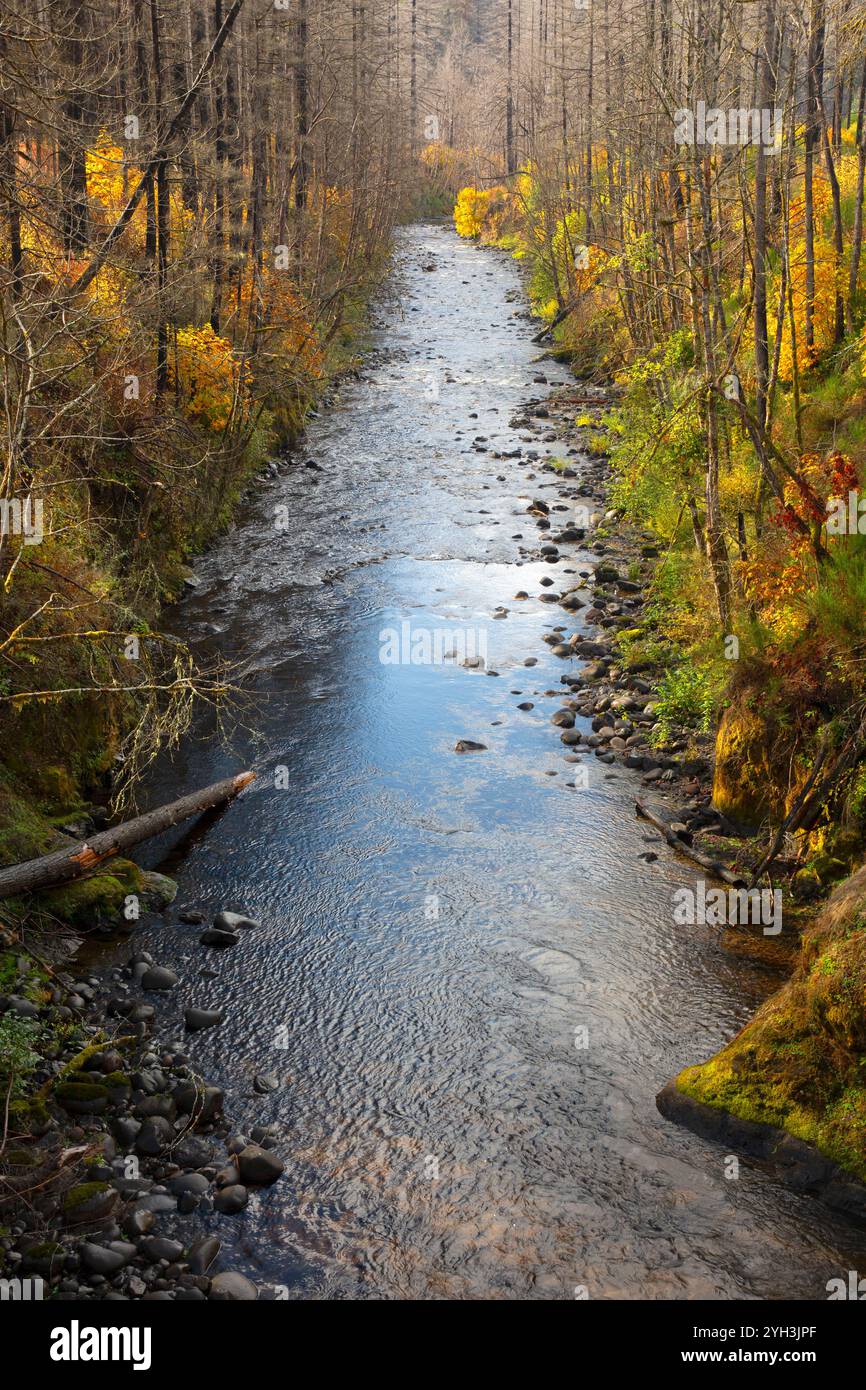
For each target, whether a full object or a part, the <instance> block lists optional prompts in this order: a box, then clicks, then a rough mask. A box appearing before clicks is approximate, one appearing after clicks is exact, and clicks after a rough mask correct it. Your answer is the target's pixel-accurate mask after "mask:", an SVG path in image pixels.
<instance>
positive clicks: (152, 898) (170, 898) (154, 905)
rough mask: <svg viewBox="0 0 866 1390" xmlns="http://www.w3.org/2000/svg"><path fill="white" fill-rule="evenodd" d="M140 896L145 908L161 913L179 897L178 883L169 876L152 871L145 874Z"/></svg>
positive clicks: (142, 878)
mask: <svg viewBox="0 0 866 1390" xmlns="http://www.w3.org/2000/svg"><path fill="white" fill-rule="evenodd" d="M140 894H141V901H142V904H143V906H144V907H147V908H150V909H151V911H153V912H161V911H162V909H163V908H164V907H168V906H169V904H171V903H173V902H174V900H175V898H176V897H177V883H176V882H175V880H174V879H173V878H169V877H168V875H167V874H158V873H154V872H152V871H151V872H148V873H143V874H142V876H141V889H140Z"/></svg>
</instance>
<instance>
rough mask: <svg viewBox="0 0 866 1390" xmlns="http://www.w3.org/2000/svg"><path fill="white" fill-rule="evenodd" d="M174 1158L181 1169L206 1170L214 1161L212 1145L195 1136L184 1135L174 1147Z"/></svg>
mask: <svg viewBox="0 0 866 1390" xmlns="http://www.w3.org/2000/svg"><path fill="white" fill-rule="evenodd" d="M174 1158H175V1162H177V1163H179V1164H180V1166H181V1167H182V1168H207V1166H208V1164H210V1163H213V1161H214V1149H213V1145H212V1144H209V1143H208V1141H207V1140H206V1139H201V1138H199V1136H198V1135H197V1134H186V1135H184V1137H183V1139H181V1140H180V1141H179V1143H178V1144H177V1145H176V1146H175V1149H174Z"/></svg>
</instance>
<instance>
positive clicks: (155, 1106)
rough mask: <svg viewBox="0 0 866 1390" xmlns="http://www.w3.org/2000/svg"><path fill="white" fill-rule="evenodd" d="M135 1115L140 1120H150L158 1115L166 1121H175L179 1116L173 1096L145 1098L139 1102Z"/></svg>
mask: <svg viewBox="0 0 866 1390" xmlns="http://www.w3.org/2000/svg"><path fill="white" fill-rule="evenodd" d="M133 1114H134V1115H135V1117H136V1119H139V1120H150V1119H153V1118H154V1117H155V1116H157V1115H161V1116H162V1117H163V1119H165V1120H173V1119H174V1118H175V1116H176V1115H177V1106H176V1105H175V1103H174V1097H173V1096H165V1095H162V1096H145V1098H144V1100H140V1101H139V1102H138V1105H137V1106H136V1107H135V1110H134V1111H133Z"/></svg>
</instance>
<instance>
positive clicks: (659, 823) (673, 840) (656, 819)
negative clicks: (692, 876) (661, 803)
mask: <svg viewBox="0 0 866 1390" xmlns="http://www.w3.org/2000/svg"><path fill="white" fill-rule="evenodd" d="M634 806H635V810H636V811H637V813H638V815H639V816H641V817H642V818H643V819H644V820H648V821H649V823H650V825H653V826H655V828H656V830H657V831H658V832H659V834H660V835H661V836H662V837H663V838H664V839H665V840H666V841H667V843H668V844H669V845H670V847H671V849H675V850H678V851H679V853H680V854H684V855H685V856H686V858H687V859H691V860H692V862H693V863H695V864H700V866H701V868H702V869H706V870H707V872H708V873H711V874H715V876H716V878H720V879H722V880H723V882H725V883H730V884H731V885H732V887H734V888H745V886H746V880H745V879H744V878H743V877H742V875H741V874H735V873H734V871H733V869H729V868H728V866H727V864H722V863H721V862H720V861H719V860H718V859H713V857H712V855H709V854H702V853H701V851H700V850H699V849H693V848H692V846H691V845H687V844H686V842H685V840H681V839H680V837H679V835H677V834H676V833H675V832H674V831H673V830H671V828H670V826H669V825H666V824H665V822H664V821H663V820H662V819H661V817H660V816H656V815H654V814H653V812H652V811H650V810H648V809H647V807H646V806H644V805H643V803H642V802H640V801H636V802H635V803H634Z"/></svg>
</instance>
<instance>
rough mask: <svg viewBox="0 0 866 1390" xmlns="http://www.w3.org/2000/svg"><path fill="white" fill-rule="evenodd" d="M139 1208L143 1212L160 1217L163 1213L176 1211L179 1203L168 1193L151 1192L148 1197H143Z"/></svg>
mask: <svg viewBox="0 0 866 1390" xmlns="http://www.w3.org/2000/svg"><path fill="white" fill-rule="evenodd" d="M137 1206H138V1209H139V1210H141V1211H149V1212H151V1213H152V1214H153V1215H156V1216H159V1215H160V1214H161V1213H162V1212H166V1211H174V1209H175V1207H176V1206H177V1202H176V1201H175V1199H174V1197H169V1195H168V1193H167V1192H149V1193H148V1194H147V1196H146V1197H142V1199H141V1201H140V1202H139V1203H138V1204H137Z"/></svg>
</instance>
